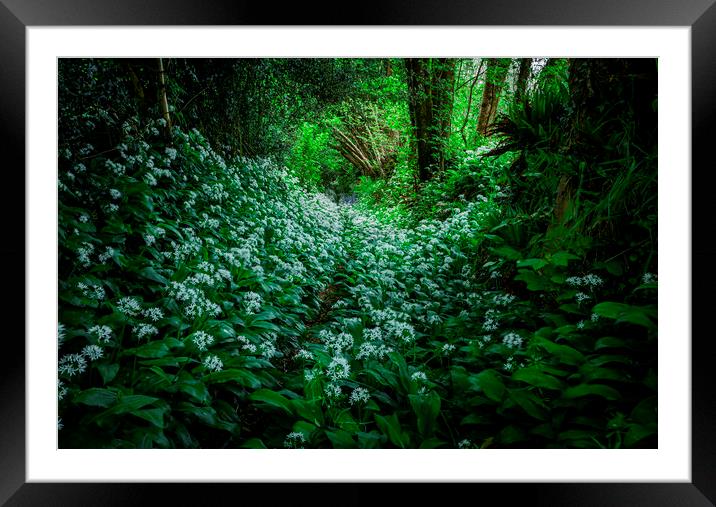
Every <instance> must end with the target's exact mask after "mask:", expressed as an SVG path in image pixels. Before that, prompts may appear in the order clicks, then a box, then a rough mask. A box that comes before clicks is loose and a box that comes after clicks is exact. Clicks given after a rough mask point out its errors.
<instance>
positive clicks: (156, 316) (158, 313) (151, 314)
mask: <svg viewBox="0 0 716 507" xmlns="http://www.w3.org/2000/svg"><path fill="white" fill-rule="evenodd" d="M142 315H143V316H144V317H146V318H148V319H150V320H152V321H154V322H157V321H159V320H161V319H163V318H164V312H162V310H161V309H160V308H147V309H145V310H142Z"/></svg>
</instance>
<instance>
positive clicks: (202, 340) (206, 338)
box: [191, 331, 214, 352]
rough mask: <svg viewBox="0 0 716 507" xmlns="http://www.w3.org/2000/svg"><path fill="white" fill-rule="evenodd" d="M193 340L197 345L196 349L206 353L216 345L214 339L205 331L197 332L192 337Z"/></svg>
mask: <svg viewBox="0 0 716 507" xmlns="http://www.w3.org/2000/svg"><path fill="white" fill-rule="evenodd" d="M191 340H192V341H193V342H194V345H196V348H197V349H199V350H201V351H202V352H203V351H205V350H206V349H207V348H208V347H209V346H210V345H211V344H212V343H214V337H213V336H211V335H210V334H209V333H205V332H204V331H197V332H195V333H194V334H193V335H192V338H191Z"/></svg>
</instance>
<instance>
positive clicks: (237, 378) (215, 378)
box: [203, 369, 261, 389]
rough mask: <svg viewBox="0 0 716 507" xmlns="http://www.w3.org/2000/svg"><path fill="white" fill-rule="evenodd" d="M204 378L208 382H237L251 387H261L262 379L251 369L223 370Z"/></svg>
mask: <svg viewBox="0 0 716 507" xmlns="http://www.w3.org/2000/svg"><path fill="white" fill-rule="evenodd" d="M203 380H204V382H205V383H207V384H220V383H224V382H236V383H237V384H240V385H242V386H244V387H250V388H251V389H259V388H260V387H261V381H260V380H259V378H258V377H257V376H256V375H254V374H253V373H251V372H250V371H246V370H237V369H231V370H221V371H217V372H214V373H209V374H208V375H204V377H203Z"/></svg>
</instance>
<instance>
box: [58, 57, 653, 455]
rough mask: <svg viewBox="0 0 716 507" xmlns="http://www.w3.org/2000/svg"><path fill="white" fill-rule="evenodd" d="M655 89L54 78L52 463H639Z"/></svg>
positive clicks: (312, 78) (642, 72)
mask: <svg viewBox="0 0 716 507" xmlns="http://www.w3.org/2000/svg"><path fill="white" fill-rule="evenodd" d="M656 83H657V61H656V59H647V58H641V59H619V58H613V59H565V58H460V59H449V58H429V57H426V58H407V59H402V58H373V59H360V58H353V59H341V58H320V59H260V58H256V59H183V58H154V59H60V60H59V74H58V86H59V90H58V91H59V100H58V112H59V113H58V114H59V118H58V143H59V144H58V145H59V153H58V168H59V173H58V174H59V178H58V193H59V222H58V243H59V249H58V255H59V257H58V270H59V280H58V283H59V293H58V304H59V317H58V319H59V322H58V380H57V390H58V392H57V394H58V432H59V445H60V447H62V448H138V447H139V448H284V447H289V448H391V447H392V448H395V447H398V448H470V449H482V448H635V447H637V448H644V447H647V448H654V447H656V443H657V404H656V400H657V390H656V386H657V271H656V267H657V264H658V258H657V87H656Z"/></svg>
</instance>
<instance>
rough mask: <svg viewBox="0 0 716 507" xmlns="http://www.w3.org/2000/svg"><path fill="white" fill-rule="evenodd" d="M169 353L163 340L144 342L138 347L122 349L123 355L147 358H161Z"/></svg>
mask: <svg viewBox="0 0 716 507" xmlns="http://www.w3.org/2000/svg"><path fill="white" fill-rule="evenodd" d="M167 354H169V347H167V345H166V343H164V342H163V341H154V342H149V343H146V344H144V345H142V346H140V347H135V348H132V349H127V350H124V351H122V355H123V356H137V357H147V358H162V357H164V356H166V355H167Z"/></svg>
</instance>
